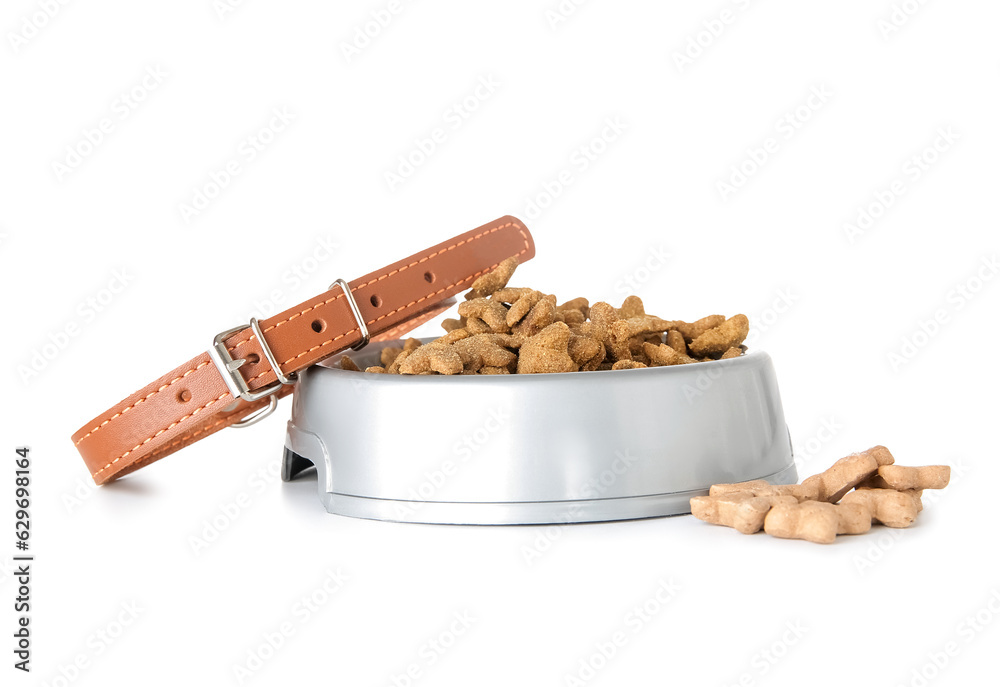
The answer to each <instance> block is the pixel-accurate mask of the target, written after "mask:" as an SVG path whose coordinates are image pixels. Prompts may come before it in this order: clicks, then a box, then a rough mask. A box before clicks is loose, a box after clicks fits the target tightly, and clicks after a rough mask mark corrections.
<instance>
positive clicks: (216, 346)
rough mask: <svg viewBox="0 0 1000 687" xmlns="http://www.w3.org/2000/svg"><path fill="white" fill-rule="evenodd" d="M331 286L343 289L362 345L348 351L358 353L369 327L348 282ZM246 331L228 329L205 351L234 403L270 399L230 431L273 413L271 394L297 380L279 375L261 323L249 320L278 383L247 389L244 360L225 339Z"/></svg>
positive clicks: (275, 400)
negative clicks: (231, 352) (265, 406)
mask: <svg viewBox="0 0 1000 687" xmlns="http://www.w3.org/2000/svg"><path fill="white" fill-rule="evenodd" d="M334 286H339V287H340V288H341V289H343V291H344V296H345V297H346V299H347V305H348V306H350V308H351V314H352V315H354V320H355V322H357V325H358V330H359V331H360V332H361V341H359V342H358V343H356V344H354V345H353V346H351V348H353V349H354V350H355V351H357V350H359V349H361V348H363V347H365V346H366V345H368V342H369V341H370V340H371V336H370V335H369V333H368V326H367V325H366V324H365V320H364V317H363V316H362V315H361V310H360V309H359V308H358V303H357V301H355V300H354V294H352V293H351V287H350V286H348V285H347V282H346V281H344V280H343V279H337V280H336V281H334V282H333V283H332V284H330V286H329V288H328V289H327V290H330V289H332V288H333V287H334ZM245 328H246V327H243V326H240V327H233V328H232V329H227V330H226V331H224V332H219V333H218V334H216V335H215V338H214V339H212V347H211V348H209V349H208V356H209V357H210V358H211V359H212V362H213V363H215V367H216V368H217V369H218V370H219V374H220V375H221V376H222V380H223V381H224V382H225V383H226V388H227V389H229V393H230V394H232V396H233V399H237V398H239V399H242V400H244V401H247V402H248V403H252V402H254V401H259V400H260V399H262V398H265V397H267V396H271V399H270V402H269V403H268V406H267V408H262V409H260V410H259V411H257V412H255V413H254V414H252V415H250V416H249V417H247V418H245V419H243V420H241V421H239V422H237V423H234V424H232V425H230V427H249V426H250V425H252V424H254V423H257V422H260V421H261V420H263V419H264V418H265V417H267V416H268V415H270V414H271V413H273V412H274V409H275V408H277V407H278V399H277V398H276V397H275V396H273V395H272V394H274V393H275V392H276V391H277V390H278V389H280V388H281V387H282V385H285V384H294V383H295V381H296V379H298V376H297V375H296V374H295V373H294V372H293V373H291V374H289V375H285V374H284V373H282V371H281V367H280V366H279V365H278V359H277V358H275V357H274V353H273V352H272V351H271V347H270V346H268V345H267V340H266V339H265V338H264V332H262V331H261V328H260V323H259V322H257V318H256V317H251V318H250V329H251V330H252V331H253V334H254V336H256V337H257V340H258V341H260V348H261V350H262V351H263V352H264V357H265V358H267V362H268V364H269V365H270V366H271V369H272V370H273V371H274V376H275V377H276V378H277V381H276V382H275V383H274V384H272V385H271V386H266V387H264V388H263V389H258V390H257V391H251V390H250V387H249V386H247V383H246V380H244V379H243V375H241V374H240V367H242V366H243V363H245V362H246V358H236V359H234V358H233V356H231V355H230V354H229V349H228V348H227V347H226V339H228V338H229V337H230V336H232V335H233V334H235V333H236V332H239V331H242V330H243V329H245Z"/></svg>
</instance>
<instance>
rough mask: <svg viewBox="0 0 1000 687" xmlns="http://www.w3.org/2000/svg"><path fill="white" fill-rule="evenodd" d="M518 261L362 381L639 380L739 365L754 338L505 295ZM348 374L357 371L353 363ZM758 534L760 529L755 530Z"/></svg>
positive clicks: (540, 296) (578, 303)
mask: <svg viewBox="0 0 1000 687" xmlns="http://www.w3.org/2000/svg"><path fill="white" fill-rule="evenodd" d="M516 268H517V258H515V257H511V258H508V259H506V260H504V261H503V262H501V263H500V264H499V265H498V266H497V267H496V269H494V270H493V271H491V272H488V273H487V274H484V275H482V276H480V277H479V278H478V279H476V281H474V282H473V283H472V289H471V290H470V291H469V292H468V293H467V294H466V296H465V298H466V300H465V302H463V303H461V304H460V305H459V306H458V315H459V317H458V318H457V319H456V318H449V319H446V320H444V321H443V322H442V326H443V327H444V330H445V332H447V333H446V334H445V335H444V336H442V337H440V338H439V339H436V340H434V341H432V342H430V343H427V344H421V342H420V341H419V340H418V339H408V340H407V341H406V342H405V343H404V344H403V346H402V347H399V346H389V347H386V348H383V349H382V352H381V357H380V359H379V364H378V365H372V366H370V367H367V368H365V372H370V373H379V374H402V375H470V374H481V375H485V374H515V373H516V374H534V373H539V372H578V371H583V372H588V371H591V370H634V369H639V368H644V367H657V366H664V365H687V364H690V363H699V362H706V361H710V360H728V359H729V358H735V357H738V356H741V355H743V353H744V352H746V346H744V345H743V341H744V339H746V337H747V334H748V333H749V329H750V321H749V320H748V319H747V317H746V315H735V316H734V317H731V318H729V319H726V318H725V317H723V316H722V315H709V316H708V317H703V318H702V319H700V320H697V321H695V322H682V321H680V320H664V319H661V318H659V317H656V316H653V315H649V314H647V313H646V309H645V306H644V305H643V302H642V299H640V298H639V297H638V296H629V297H627V298H626V299H625V300H624V302H623V303H622V304H621V307H618V308H615V307H614V306H612V305H611V304H609V303H604V302H598V303H594V304H593V305H591V304H590V301H588V300H587V299H586V298H573V299H570V300H568V301H566V302H564V303H562V304H561V305H560V304H558V301H557V299H556V297H555V296H554V295H552V294H546V293H542V292H541V291H536V290H535V289H529V288H523V287H512V286H508V283H509V282H510V279H511V277H512V276H513V275H514V270H515V269H516ZM340 366H341V368H342V369H345V370H358V366H357V365H356V364H355V363H354V361H353V360H351V359H349V358H348V357H347V356H344V357H343V358H341V363H340ZM758 529H759V528H758Z"/></svg>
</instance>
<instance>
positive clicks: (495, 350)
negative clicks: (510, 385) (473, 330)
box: [452, 334, 517, 372]
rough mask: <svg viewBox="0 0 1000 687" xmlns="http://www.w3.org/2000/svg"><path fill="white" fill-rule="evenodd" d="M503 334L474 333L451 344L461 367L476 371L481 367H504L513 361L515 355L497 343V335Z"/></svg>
mask: <svg viewBox="0 0 1000 687" xmlns="http://www.w3.org/2000/svg"><path fill="white" fill-rule="evenodd" d="M504 336H507V335H504V334H476V335H475V336H471V337H469V338H467V339H462V340H461V341H458V342H456V343H455V344H454V346H452V348H453V349H454V350H455V352H456V353H457V354H458V356H459V359H460V360H461V362H462V367H463V368H464V369H465V370H466V371H467V372H468V371H471V372H476V371H478V370H479V369H480V368H483V367H506V366H507V365H510V364H511V363H513V362H514V361H515V360H516V359H517V356H516V355H514V354H513V353H511V352H510V351H508V350H507V349H506V348H504V347H503V346H502V345H501V344H500V343H498V341H497V338H498V337H504Z"/></svg>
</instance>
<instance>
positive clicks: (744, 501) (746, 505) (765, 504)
mask: <svg viewBox="0 0 1000 687" xmlns="http://www.w3.org/2000/svg"><path fill="white" fill-rule="evenodd" d="M792 503H796V501H795V498H794V497H791V496H754V495H753V494H751V493H749V492H734V493H731V494H721V495H719V496H695V497H693V498H692V499H691V514H692V515H693V516H694V517H696V518H698V519H699V520H704V521H705V522H707V523H710V524H712V525H725V526H726V527H732V528H733V529H735V530H736V531H738V532H742V533H743V534H753V533H754V532H759V531H760V529H761V528H762V527H763V526H764V518H765V516H766V515H767V512H768V511H769V510H771V508H772V507H775V506H780V505H784V504H792Z"/></svg>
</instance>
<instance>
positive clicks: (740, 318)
mask: <svg viewBox="0 0 1000 687" xmlns="http://www.w3.org/2000/svg"><path fill="white" fill-rule="evenodd" d="M749 333H750V320H749V319H748V318H747V316H746V315H734V316H733V317H730V318H729V319H728V320H726V321H725V322H723V323H722V324H720V325H719V326H718V327H715V328H714V329H709V330H708V331H707V332H705V333H704V334H701V335H700V336H699V337H698V338H696V339H695V340H694V341H692V342H691V345H690V348H691V353H693V354H694V355H699V356H701V355H714V354H719V355H721V354H722V353H725V352H726V351H727V350H729V349H730V348H733V347H734V346H739V345H740V344H741V343H743V339H745V338H747V334H749Z"/></svg>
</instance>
